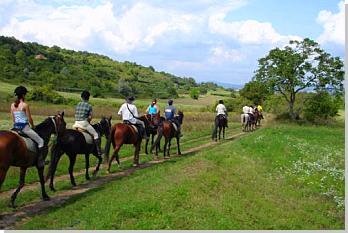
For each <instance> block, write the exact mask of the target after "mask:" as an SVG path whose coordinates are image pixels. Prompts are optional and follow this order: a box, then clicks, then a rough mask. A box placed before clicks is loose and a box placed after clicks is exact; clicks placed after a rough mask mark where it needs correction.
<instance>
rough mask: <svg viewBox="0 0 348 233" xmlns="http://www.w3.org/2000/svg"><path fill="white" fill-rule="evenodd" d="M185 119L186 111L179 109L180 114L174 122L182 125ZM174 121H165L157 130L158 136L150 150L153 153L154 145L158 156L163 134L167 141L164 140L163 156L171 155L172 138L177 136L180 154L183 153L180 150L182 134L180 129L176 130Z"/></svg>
mask: <svg viewBox="0 0 348 233" xmlns="http://www.w3.org/2000/svg"><path fill="white" fill-rule="evenodd" d="M183 119H184V113H183V112H181V111H179V112H178V116H175V117H174V122H175V121H176V122H178V123H179V124H180V125H181V124H182V122H183ZM173 124H174V123H173V122H172V121H167V120H165V121H163V123H162V124H161V125H160V126H159V127H158V130H157V138H156V141H155V142H154V144H153V145H152V146H151V150H150V152H151V153H152V151H153V149H154V147H156V157H158V146H157V145H159V143H160V141H161V138H162V136H164V138H165V142H164V149H163V157H164V158H165V157H166V155H168V157H170V155H169V152H170V146H171V140H172V138H174V137H175V138H176V143H177V146H178V155H181V151H180V135H179V132H178V130H176V129H175V128H174V125H173ZM167 146H168V147H167Z"/></svg>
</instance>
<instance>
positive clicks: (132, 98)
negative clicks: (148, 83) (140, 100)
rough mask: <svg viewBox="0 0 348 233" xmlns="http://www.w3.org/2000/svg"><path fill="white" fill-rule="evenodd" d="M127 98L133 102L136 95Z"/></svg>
mask: <svg viewBox="0 0 348 233" xmlns="http://www.w3.org/2000/svg"><path fill="white" fill-rule="evenodd" d="M126 100H127V101H129V102H133V101H134V100H135V97H134V96H128V97H127V98H126Z"/></svg>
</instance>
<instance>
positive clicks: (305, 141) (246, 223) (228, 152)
mask: <svg viewBox="0 0 348 233" xmlns="http://www.w3.org/2000/svg"><path fill="white" fill-rule="evenodd" d="M329 152H331V153H329ZM298 161H301V164H302V165H301V166H298V165H299V162H298ZM314 164H320V165H321V166H317V167H316V166H315V165H314ZM343 171H344V130H343V129H342V128H337V127H323V126H321V127H309V126H306V127H300V126H297V125H285V124H283V125H279V126H273V127H270V128H264V129H260V130H258V131H256V132H254V133H252V134H249V135H248V136H246V137H242V138H241V139H238V140H236V141H230V142H226V143H224V144H218V145H216V146H214V147H211V148H209V149H205V150H204V151H202V152H199V153H195V154H191V155H189V156H184V157H177V158H172V159H171V160H170V161H168V162H165V163H163V164H160V165H156V166H152V167H149V168H147V169H143V170H138V171H136V172H135V173H133V174H132V175H130V176H128V177H124V178H121V179H117V180H115V181H113V182H110V183H108V184H107V185H104V186H101V187H99V188H97V189H94V190H91V191H88V192H87V193H84V194H81V195H78V196H76V197H74V198H72V199H71V200H69V201H68V202H67V203H65V204H64V205H62V206H59V207H54V208H51V209H50V210H49V211H48V212H47V213H44V214H42V215H38V216H35V217H33V218H32V219H30V220H28V222H26V223H25V224H23V225H22V226H20V227H19V229H302V230H303V229H305V230H311V229H322V230H324V229H344V206H342V205H340V204H339V202H337V201H336V199H335V196H336V197H338V199H342V198H343V197H344V192H343V190H344V172H343ZM323 177H327V178H325V179H323ZM61 185H63V184H61ZM327 190H334V191H333V192H332V193H335V196H332V195H328V194H327ZM325 193H326V194H325Z"/></svg>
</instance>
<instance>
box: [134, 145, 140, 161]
mask: <svg viewBox="0 0 348 233" xmlns="http://www.w3.org/2000/svg"><path fill="white" fill-rule="evenodd" d="M139 151H140V143H137V144H136V145H135V150H134V159H133V167H136V166H138V165H139Z"/></svg>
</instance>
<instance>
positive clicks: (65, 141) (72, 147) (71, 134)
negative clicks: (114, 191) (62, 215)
mask: <svg viewBox="0 0 348 233" xmlns="http://www.w3.org/2000/svg"><path fill="white" fill-rule="evenodd" d="M92 127H93V128H94V129H95V130H96V131H97V133H98V134H99V135H100V136H103V135H104V136H105V137H106V139H107V141H108V140H110V139H109V138H110V128H111V116H110V117H109V118H106V117H102V118H101V120H100V122H98V123H96V124H93V125H92ZM86 134H87V133H86ZM86 136H87V138H86V137H85V136H84V134H83V133H82V132H80V131H78V130H75V129H66V130H65V131H64V132H63V133H62V134H60V135H59V137H57V143H56V144H55V145H54V146H53V148H52V153H51V156H52V159H51V163H50V167H49V172H48V174H47V177H46V179H48V177H50V184H49V187H50V189H51V190H52V191H55V188H54V185H53V179H54V174H55V172H56V169H57V165H58V162H59V159H60V158H61V156H62V155H63V154H64V153H65V154H67V155H68V157H69V175H70V182H71V185H72V186H76V182H75V178H74V175H73V170H74V165H75V162H76V156H77V155H78V154H84V155H85V160H86V166H85V167H86V173H85V178H86V180H89V179H90V176H89V172H88V169H89V154H91V153H92V154H93V155H94V156H95V157H97V159H98V164H97V166H96V168H95V170H94V172H93V176H96V174H97V172H98V171H99V167H100V164H101V163H102V157H101V156H99V155H98V153H97V149H96V146H95V144H94V142H93V137H92V135H88V134H87V135H86ZM88 140H90V141H89V142H88ZM106 144H108V143H106Z"/></svg>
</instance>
